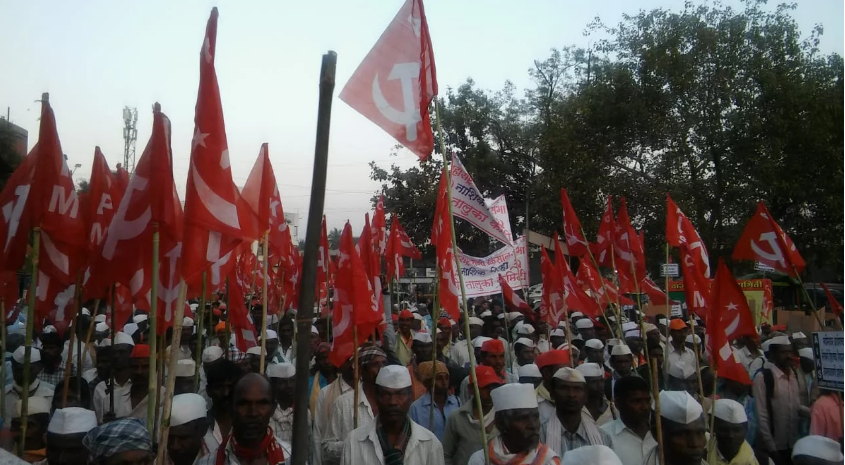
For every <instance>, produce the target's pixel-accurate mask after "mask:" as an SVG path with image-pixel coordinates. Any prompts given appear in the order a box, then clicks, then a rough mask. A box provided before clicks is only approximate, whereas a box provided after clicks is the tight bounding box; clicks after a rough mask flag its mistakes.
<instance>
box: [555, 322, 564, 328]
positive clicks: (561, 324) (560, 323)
mask: <svg viewBox="0 0 845 465" xmlns="http://www.w3.org/2000/svg"><path fill="white" fill-rule="evenodd" d="M557 327H558V328H566V320H560V321H558V322H557Z"/></svg>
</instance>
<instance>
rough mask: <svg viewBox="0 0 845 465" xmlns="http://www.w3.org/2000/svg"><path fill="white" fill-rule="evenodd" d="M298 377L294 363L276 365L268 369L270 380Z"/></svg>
mask: <svg viewBox="0 0 845 465" xmlns="http://www.w3.org/2000/svg"><path fill="white" fill-rule="evenodd" d="M294 375H296V367H295V366H293V363H287V362H285V363H274V364H271V365H269V366H268V367H267V377H268V378H279V379H282V378H291V377H293V376H294Z"/></svg>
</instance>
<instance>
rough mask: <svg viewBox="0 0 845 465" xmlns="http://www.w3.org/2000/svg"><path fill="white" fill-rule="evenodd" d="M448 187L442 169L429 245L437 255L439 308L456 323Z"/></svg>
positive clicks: (458, 309)
mask: <svg viewBox="0 0 845 465" xmlns="http://www.w3.org/2000/svg"><path fill="white" fill-rule="evenodd" d="M448 187H449V186H448V184H447V182H446V170H445V168H444V169H443V170H442V171H441V173H440V186H439V188H438V190H437V207H436V208H435V213H434V224H433V225H432V227H431V243H432V244H434V246H435V248H436V253H437V267H438V268H439V272H438V278H439V280H440V283H439V287H438V290H439V292H440V296H439V297H440V306H441V307H443V308H445V309H446V311H447V312H448V313H449V316H451V317H452V319H453V320H455V321H458V319H460V316H461V307H460V304H459V300H460V298H461V291H460V287H459V284H458V273H457V267H456V265H455V251H454V249H453V248H452V218H451V216H450V215H449V197H448V196H449V192H448V191H447V189H448Z"/></svg>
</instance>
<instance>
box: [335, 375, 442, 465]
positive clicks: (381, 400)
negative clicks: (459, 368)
mask: <svg viewBox="0 0 845 465" xmlns="http://www.w3.org/2000/svg"><path fill="white" fill-rule="evenodd" d="M375 390H376V392H375V401H376V407H377V409H378V416H377V417H375V419H374V420H372V421H369V422H365V423H363V424H362V426H360V427H358V429H355V430H354V431H352V432H351V434H349V436H348V437H347V438H346V440H345V441H344V443H343V450H342V453H341V460H340V463H341V465H360V464H382V465H403V464H404V465H429V464H433V465H438V464H440V465H442V464H443V463H444V462H443V447H442V446H441V445H440V441H438V440H437V438H436V437H435V436H434V434H432V433H431V432H430V431H428V430H427V429H425V428H423V427H421V426H420V425H418V424H416V423H414V422H413V421H411V418H410V417H409V416H408V409H409V408H410V406H411V375H410V373H408V370H407V369H405V368H404V367H401V366H398V365H388V366H385V367H383V368H381V370H379V372H378V376H377V377H376V379H375ZM379 452H381V453H379Z"/></svg>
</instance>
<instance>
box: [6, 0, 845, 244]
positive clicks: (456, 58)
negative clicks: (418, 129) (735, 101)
mask: <svg viewBox="0 0 845 465" xmlns="http://www.w3.org/2000/svg"><path fill="white" fill-rule="evenodd" d="M403 1H404V0H322V1H313V2H304V1H303V2H291V1H270V0H255V1H243V0H241V1H229V0H218V1H213V0H190V1H189V0H184V1H172V0H170V1H168V0H145V1H142V2H123V1H117V2H116V1H111V0H88V1H85V2H55V1H47V0H28V1H23V2H4V3H3V5H2V6H0V31H3V46H2V47H0V64H2V65H0V110H2V114H3V115H4V116H5V114H6V108H7V107H10V108H11V120H12V121H13V122H14V123H16V124H18V125H20V126H22V127H24V128H25V129H27V130H28V131H29V145H30V147H32V145H33V144H34V143H35V142H36V140H35V139H36V138H37V134H38V121H37V118H38V116H39V105H38V104H37V103H34V101H35V100H37V99H39V98H40V96H41V93H42V92H45V91H47V92H50V101H51V103H52V105H53V109H54V111H55V113H56V119H57V122H58V129H59V135H60V137H61V140H62V148H63V150H64V152H65V153H66V154H67V155H68V157H69V160H68V163H69V164H70V166H71V167H72V166H73V165H74V164H77V163H79V164H81V165H82V167H81V168H79V169H78V170H77V171H76V175H75V178H76V179H82V178H87V177H88V176H89V174H90V166H91V163H92V160H93V152H94V146H95V145H99V146H100V147H101V148H102V150H103V153H104V154H105V155H106V158H107V160H108V162H109V165H110V166H111V167H112V168H113V167H114V165H115V164H117V163H120V162H122V160H123V120H122V109H123V107H124V106H125V105H129V106H135V107H137V108H138V110H139V119H138V142H137V154H138V157H140V155H141V152H142V151H143V149H144V146H145V145H146V143H147V139H148V138H149V134H150V126H151V123H152V116H151V114H152V110H151V108H152V104H153V103H154V102H156V101H158V102H160V103H161V105H162V109H163V111H164V112H165V113H166V114H167V115H168V116H169V117H170V119H171V121H172V124H173V150H174V165H175V166H174V174H175V177H176V183H177V186H179V189H180V193H181V194H183V193H184V184H185V180H186V176H187V172H188V161H189V157H190V145H189V144H190V141H191V134H192V131H193V117H194V105H195V102H196V94H197V86H198V82H197V80H198V69H199V65H198V63H199V62H198V60H199V51H200V46H201V44H202V38H203V35H204V29H205V25H206V21H207V19H208V16H209V13H210V11H211V8H212V7H213V6H217V7H218V9H219V10H220V19H219V23H218V36H217V58H216V65H217V75H218V80H219V83H220V91H221V97H222V100H223V111H224V115H225V118H226V130H227V134H228V141H229V153H230V157H231V163H232V170H233V173H234V177H235V182H236V183H238V185H242V184H243V183H244V182H245V181H246V177H247V175H248V174H249V171H250V169H251V168H252V165H253V163H254V162H255V157H256V156H257V154H258V149H259V147H260V145H261V143H262V142H268V143H269V144H270V154H271V158H272V162H273V165H274V168H275V171H276V178H277V180H278V182H279V188H280V191H281V195H282V201H283V204H284V208H285V211H286V212H299V214H300V215H301V220H300V231H299V237H300V238H304V237H305V220H306V218H305V217H306V214H307V210H308V198H309V194H310V184H311V168H312V160H313V155H314V140H315V128H316V115H317V97H318V75H319V70H320V60H321V56H322V54H323V53H325V52H326V51H327V50H330V49H331V50H335V51H336V52H337V54H338V66H337V84H336V88H335V96H337V94H338V93H339V92H340V89H341V88H342V87H343V85H344V84H345V83H346V80H347V79H348V77H349V76H350V75H351V73H352V72H353V71H354V70H355V68H356V67H357V66H358V64H359V63H360V61H361V60H362V59H363V57H364V56H365V55H366V53H367V52H368V51H369V49H370V48H371V47H372V46H373V44H374V43H375V41H376V39H377V38H378V37H379V35H381V33H382V31H383V30H384V29H385V27H386V26H387V24H388V23H389V22H390V20H391V19H392V18H393V16H394V15H395V14H396V11H398V9H399V7H400V6H401V4H402V2H403ZM725 3H727V4H730V5H734V6H735V7H741V4H740V3H739V2H738V1H736V0H733V1H731V0H728V1H726V2H725ZM683 4H684V1H683V0H638V1H637V2H632V1H625V0H603V1H600V2H584V1H581V2H572V1H563V0H557V1H556V0H521V1H519V2H516V1H508V2H505V1H502V0H460V1H455V0H427V1H426V14H427V16H428V21H429V28H430V31H431V35H432V40H433V47H434V52H435V57H436V62H437V71H438V82H439V84H440V87H441V89H443V90H444V91H445V89H446V88H447V87H456V86H458V85H460V84H462V83H463V82H464V81H465V80H466V78H467V77H472V78H473V79H474V80H475V81H476V83H477V84H478V86H479V87H481V88H486V89H494V90H495V89H499V88H501V86H502V84H503V83H504V81H505V80H511V81H513V82H514V83H515V84H516V86H517V88H519V89H524V88H526V87H528V86H529V85H530V82H529V79H528V73H527V70H528V69H529V68H530V67H531V66H532V64H533V60H534V59H544V58H546V57H547V56H548V51H549V49H550V48H552V47H562V46H565V45H570V44H574V45H577V46H587V45H588V44H589V42H588V41H589V38H587V37H584V35H583V31H584V28H585V26H586V25H587V23H589V22H590V21H591V20H592V19H593V18H594V17H596V16H600V17H601V18H602V20H603V21H604V22H605V23H606V24H608V25H615V24H616V23H618V22H619V20H620V19H621V16H622V14H623V13H629V14H634V13H636V12H637V11H638V10H640V9H646V10H649V9H652V8H655V7H665V8H670V9H673V10H675V11H679V10H681V9H682V8H683ZM770 7H771V8H774V4H772V5H770ZM794 14H795V17H796V19H797V21H798V23H799V25H800V27H801V30H802V32H804V33H805V34H808V33H809V31H810V30H811V28H812V26H813V24H815V23H822V24H823V25H824V28H825V35H824V37H823V40H822V45H821V49H822V51H823V52H825V53H829V52H837V53H839V54H842V53H843V2H842V1H839V0H801V2H799V4H798V10H797V11H796V12H795V13H794ZM394 144H395V142H394V141H393V139H392V138H390V137H389V136H387V135H386V134H385V133H383V132H382V131H381V129H379V128H378V127H377V126H375V125H374V124H372V123H371V122H369V120H367V119H366V118H364V117H363V116H361V115H359V114H358V113H357V112H355V111H354V110H352V109H351V108H349V107H348V106H347V105H346V104H345V103H344V102H342V101H340V100H339V99H337V98H335V101H334V107H333V111H332V132H331V147H330V154H329V171H328V191H327V192H326V206H325V212H326V216H327V219H328V226H329V228H332V227H338V228H340V227H342V226H343V223H345V222H346V220H347V219H349V220H350V221H351V222H352V226H353V228H354V231H355V234H356V235H357V234H358V232H359V231H360V229H361V227H362V226H363V216H364V213H365V212H366V211H369V210H370V209H371V206H370V205H369V198H370V197H371V196H372V194H373V192H374V191H375V190H376V188H377V187H378V186H377V184H376V183H374V182H372V181H370V179H369V174H370V169H369V167H368V166H367V164H368V163H369V162H370V161H371V160H376V161H378V162H380V164H381V165H382V166H384V167H387V166H389V164H390V162H391V161H395V162H397V163H400V164H401V165H402V166H410V165H412V164H414V163H416V157H415V156H413V155H412V154H411V153H410V152H407V151H404V152H403V153H401V154H400V155H399V157H398V158H392V159H391V158H390V156H389V154H390V150H391V147H392V146H393V145H394ZM182 198H183V199H184V195H182Z"/></svg>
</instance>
